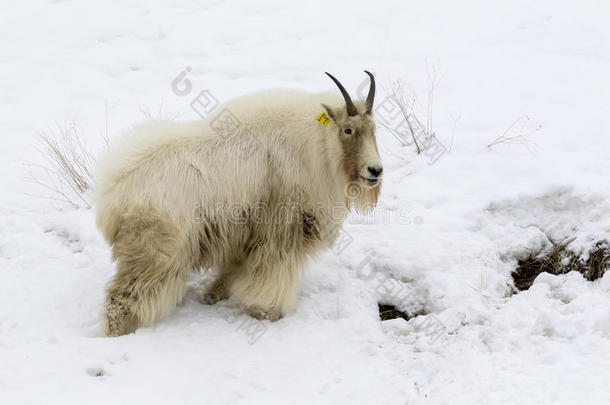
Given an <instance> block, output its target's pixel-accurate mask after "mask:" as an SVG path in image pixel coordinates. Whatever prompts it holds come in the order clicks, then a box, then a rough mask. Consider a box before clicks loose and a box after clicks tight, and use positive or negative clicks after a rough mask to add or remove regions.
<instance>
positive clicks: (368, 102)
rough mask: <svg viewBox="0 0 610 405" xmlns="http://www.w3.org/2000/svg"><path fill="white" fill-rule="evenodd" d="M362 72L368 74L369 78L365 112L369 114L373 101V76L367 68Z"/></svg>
mask: <svg viewBox="0 0 610 405" xmlns="http://www.w3.org/2000/svg"><path fill="white" fill-rule="evenodd" d="M364 73H366V74H367V75H369V77H370V78H371V87H369V95H368V96H366V103H365V104H366V113H367V114H370V113H371V111H373V102H374V101H375V76H373V74H372V73H371V72H369V71H368V70H365V71H364Z"/></svg>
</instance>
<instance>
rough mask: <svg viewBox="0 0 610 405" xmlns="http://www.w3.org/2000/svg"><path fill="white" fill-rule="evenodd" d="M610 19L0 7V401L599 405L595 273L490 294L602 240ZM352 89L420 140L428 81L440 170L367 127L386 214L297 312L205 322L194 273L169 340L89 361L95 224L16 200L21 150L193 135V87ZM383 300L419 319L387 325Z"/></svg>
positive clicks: (20, 191) (152, 6) (604, 302)
mask: <svg viewBox="0 0 610 405" xmlns="http://www.w3.org/2000/svg"><path fill="white" fill-rule="evenodd" d="M609 12H610V6H608V4H607V3H605V2H601V1H599V2H596V1H578V2H576V1H574V2H567V1H566V2H555V1H540V2H535V3H534V2H530V1H521V0H519V1H513V2H504V3H499V2H497V3H489V2H483V1H481V2H474V1H461V2H450V1H447V2H436V3H434V4H428V2H423V1H418V2H416V1H400V0H394V1H386V2H358V3H357V2H347V1H346V2H337V3H331V2H325V1H318V0H316V1H311V2H285V1H279V0H278V1H268V2H264V3H258V2H248V1H245V0H241V1H230V2H223V1H206V2H195V1H189V0H173V1H171V2H170V1H168V2H162V1H160V0H154V1H136V0H127V1H116V0H112V1H104V2H102V1H97V2H94V1H81V2H76V1H69V0H67V1H61V0H54V1H38V0H27V1H20V2H3V3H2V4H1V5H0V111H1V113H0V133H1V135H0V136H1V138H0V139H1V142H2V143H1V147H0V173H2V175H1V177H0V186H1V189H2V192H1V193H0V202H1V205H0V403H2V404H40V403H45V404H97V403H109V402H112V403H114V404H122V403H126V404H127V403H150V404H157V403H159V404H191V403H193V404H194V403H197V404H250V403H277V404H285V403H296V404H309V403H330V404H343V403H345V404H419V403H430V404H514V403H518V404H575V403H583V404H607V403H610V387H609V386H608V383H607V380H608V378H609V377H610V368H609V365H610V275H609V274H606V276H605V277H603V278H602V279H599V280H596V281H594V282H589V281H586V280H585V279H584V278H583V277H582V276H581V275H580V274H575V273H570V274H567V275H563V276H552V275H549V274H542V275H541V276H539V277H538V279H537V280H536V282H535V283H534V285H533V286H532V287H531V288H530V289H529V290H528V291H524V292H520V293H518V294H513V287H512V280H511V276H510V272H511V271H512V270H513V269H514V268H515V266H516V264H517V259H518V258H523V257H525V256H527V254H528V253H529V252H530V249H533V250H536V249H542V248H547V249H548V248H549V247H550V246H551V241H552V242H555V243H557V242H561V241H563V240H565V239H567V238H570V237H576V238H577V239H576V240H575V241H574V242H573V245H572V246H573V248H575V249H578V248H582V249H584V250H586V249H587V248H588V247H590V246H591V243H592V242H593V241H595V240H600V239H606V238H610V202H608V197H609V196H610V187H609V186H610V181H609V176H608V175H609V173H610V125H609V119H608V117H609V116H610V80H609V79H608V72H610V28H609V27H608V24H607V21H606V19H607V16H608V14H609ZM187 67H188V70H187ZM363 69H369V70H372V71H374V72H375V73H376V77H377V81H378V83H379V85H380V86H382V85H383V86H384V87H386V88H388V85H389V83H390V82H391V81H392V80H395V79H398V78H401V79H403V80H404V81H405V83H406V84H407V86H408V88H409V89H410V91H411V94H413V95H415V96H416V97H417V104H416V108H417V112H418V115H419V116H420V117H422V119H423V120H424V121H425V119H426V110H427V109H426V102H427V87H428V83H429V82H430V79H434V78H436V79H437V82H438V83H437V85H436V88H435V91H434V99H433V109H432V112H433V117H432V121H433V128H434V130H435V133H436V137H437V139H438V141H439V142H440V147H441V150H444V149H446V152H445V153H442V154H440V156H438V155H437V156H435V157H434V158H430V157H427V156H425V155H420V156H418V155H417V154H416V152H415V148H414V147H413V146H401V145H400V143H399V142H398V141H397V140H396V139H395V138H394V137H393V136H392V135H391V134H390V133H389V132H388V131H387V130H385V129H384V128H383V127H382V126H381V125H379V131H378V142H379V144H380V149H381V151H382V159H383V160H384V167H385V170H384V171H385V172H386V174H387V175H386V177H385V180H384V181H385V182H384V186H383V192H382V196H381V200H382V201H381V203H380V207H379V209H378V210H377V211H376V212H375V213H373V214H372V215H371V216H369V217H354V218H351V219H350V221H348V223H347V224H346V225H345V232H346V237H347V238H348V240H352V239H353V241H351V243H348V244H345V245H342V246H340V247H337V248H336V249H334V251H329V252H327V253H326V254H324V255H323V256H322V257H321V258H320V259H319V260H317V261H315V262H313V263H312V264H311V266H310V268H309V269H308V271H307V272H306V274H305V275H304V277H303V280H302V283H301V285H300V289H299V294H298V300H297V301H298V302H297V306H296V310H295V312H294V313H291V314H289V315H288V316H286V317H285V318H284V319H282V320H280V321H278V322H276V323H268V322H258V321H254V320H252V319H251V318H248V317H246V316H245V315H243V314H242V313H241V311H240V310H239V308H238V307H237V306H236V305H235V304H234V303H231V302H223V303H220V304H217V305H215V306H205V305H201V304H200V303H199V302H198V301H197V293H198V288H199V287H200V286H201V285H202V284H204V283H205V281H206V275H205V274H200V275H195V276H194V277H193V279H192V281H191V287H192V288H191V290H190V291H189V294H188V295H187V298H186V299H185V302H184V304H183V305H182V306H180V307H179V308H178V310H177V311H176V312H175V313H174V314H173V315H172V316H171V317H170V318H169V319H168V320H167V321H165V322H163V323H161V324H160V325H158V326H157V327H155V328H148V329H140V330H138V331H137V332H136V333H135V334H131V335H127V336H123V337H120V338H102V337H100V321H99V318H98V314H99V310H100V307H101V303H102V300H103V290H104V286H105V284H106V283H107V281H108V280H109V279H110V278H111V276H112V274H113V272H114V268H113V264H112V262H111V260H110V250H109V247H108V246H107V245H106V244H105V242H104V241H103V239H102V237H101V235H100V234H99V233H98V231H97V229H96V228H95V225H94V212H93V210H87V209H80V210H75V209H70V208H65V209H63V210H57V209H56V208H54V206H56V205H57V204H54V203H53V202H52V201H49V200H46V199H41V198H37V197H35V196H41V195H42V196H45V195H48V194H47V193H46V191H45V190H43V189H42V188H40V187H38V186H37V185H35V184H31V183H28V182H27V172H28V168H27V167H26V166H24V162H29V163H43V157H42V156H41V155H40V154H39V153H38V152H37V151H36V146H37V145H38V143H37V135H38V133H39V132H40V131H46V132H47V133H56V132H57V129H56V128H57V125H58V123H59V124H62V123H64V124H65V123H68V122H77V123H78V125H79V126H80V127H81V128H82V131H83V133H85V134H86V136H87V140H88V142H89V145H90V147H91V148H92V149H93V150H95V151H100V150H102V148H103V145H104V141H103V138H104V135H105V134H107V135H108V136H109V137H110V138H113V137H116V136H118V135H120V133H121V132H122V131H123V130H124V129H126V128H128V127H129V126H130V125H131V124H133V123H135V122H138V121H142V120H144V119H145V117H144V114H143V113H142V112H141V111H140V110H144V111H148V112H149V113H150V114H151V115H153V116H155V117H159V116H161V117H164V118H176V119H179V120H188V119H196V118H197V114H196V112H195V111H194V110H193V109H192V108H191V105H190V103H191V101H192V100H193V99H194V98H195V97H196V96H197V95H198V94H199V92H200V91H203V90H206V89H207V90H208V91H209V93H206V94H208V95H209V94H211V95H212V96H213V97H214V99H216V100H218V101H221V102H222V101H224V100H228V99H230V98H232V97H235V96H238V95H241V94H244V93H247V92H251V91H254V90H258V89H263V88H271V87H290V88H297V89H304V90H308V91H328V90H331V91H333V90H335V87H334V85H333V84H332V82H330V81H329V80H328V78H327V77H326V76H325V75H324V74H323V72H324V71H329V72H332V73H334V74H335V75H336V76H337V77H338V78H340V80H341V81H342V82H343V83H344V84H345V85H346V86H347V87H348V88H349V89H350V90H351V91H352V93H353V92H356V88H357V87H358V85H359V84H360V83H361V82H362V81H363V79H364V78H365V76H364V74H363V72H362V70H363ZM181 72H186V76H184V77H182V78H181V79H182V81H180V82H179V87H178V91H176V89H177V87H176V86H175V85H174V86H172V82H173V81H174V80H175V79H176V78H177V77H178V76H179V75H180V74H181ZM435 72H436V73H435ZM184 79H186V80H187V81H186V82H185V81H184ZM383 100H384V92H383V90H382V89H379V92H378V95H377V103H378V105H381V103H382V102H383ZM523 115H527V116H529V117H530V120H529V121H527V120H525V119H524V120H520V121H519V123H518V124H517V125H515V126H514V127H512V128H511V129H510V131H509V135H510V134H512V135H519V134H523V133H530V134H529V135H527V139H529V140H530V141H531V142H534V143H535V145H534V144H532V143H528V144H522V143H521V144H515V145H506V144H500V145H496V146H494V147H493V148H491V149H490V148H488V147H487V145H488V143H489V142H490V141H491V140H493V139H494V138H496V137H498V136H499V135H501V134H502V133H503V132H504V131H505V130H506V129H507V128H508V127H509V126H510V125H511V123H513V122H514V121H515V120H517V119H519V117H521V116H523ZM458 117H459V119H458ZM381 118H383V117H381V116H379V114H378V119H381ZM522 124H523V125H522ZM454 126H455V130H454ZM537 128H539V129H538V130H537V131H536V129H537ZM436 158H438V159H436ZM433 160H434V162H433V163H432V161H433ZM32 195H34V196H32ZM378 302H384V303H391V304H395V305H398V306H399V307H400V308H401V309H403V310H406V311H408V312H410V313H418V314H421V315H420V316H417V317H415V318H413V319H411V320H410V321H408V322H407V321H405V320H403V319H394V320H390V321H384V322H381V321H380V319H379V313H378V308H377V303H378Z"/></svg>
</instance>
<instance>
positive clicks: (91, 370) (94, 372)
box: [87, 367, 106, 377]
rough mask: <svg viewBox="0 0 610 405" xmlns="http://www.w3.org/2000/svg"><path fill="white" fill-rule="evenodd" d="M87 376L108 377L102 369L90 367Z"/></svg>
mask: <svg viewBox="0 0 610 405" xmlns="http://www.w3.org/2000/svg"><path fill="white" fill-rule="evenodd" d="M87 374H89V375H90V376H91V377H103V376H105V375H106V372H105V371H104V369H103V368H100V367H90V368H88V369H87Z"/></svg>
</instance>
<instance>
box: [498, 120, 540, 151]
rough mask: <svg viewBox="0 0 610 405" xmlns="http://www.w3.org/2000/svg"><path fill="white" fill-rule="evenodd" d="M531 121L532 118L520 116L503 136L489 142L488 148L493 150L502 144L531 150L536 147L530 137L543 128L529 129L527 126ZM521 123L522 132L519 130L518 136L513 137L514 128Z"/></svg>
mask: <svg viewBox="0 0 610 405" xmlns="http://www.w3.org/2000/svg"><path fill="white" fill-rule="evenodd" d="M530 120H531V119H530V117H529V116H527V115H522V116H520V117H519V118H517V119H516V120H515V121H513V123H512V124H510V125H509V126H508V128H506V129H505V130H504V132H503V133H502V135H500V136H498V137H497V138H495V139H494V140H492V141H491V142H489V143H488V144H487V147H488V148H490V149H491V147H492V146H495V145H500V144H507V145H523V146H525V147H526V148H527V149H528V150H529V149H530V147H532V146H535V145H536V144H535V143H534V141H532V140H531V139H530V136H531V135H533V134H534V133H536V132H538V131H539V130H540V128H541V126H540V125H538V126H537V127H535V128H534V129H527V128H526V124H527V123H528V122H529V121H530ZM519 123H520V124H521V128H520V130H518V132H517V133H516V134H513V135H511V134H510V133H511V132H512V131H513V128H514V127H515V126H516V125H517V124H519Z"/></svg>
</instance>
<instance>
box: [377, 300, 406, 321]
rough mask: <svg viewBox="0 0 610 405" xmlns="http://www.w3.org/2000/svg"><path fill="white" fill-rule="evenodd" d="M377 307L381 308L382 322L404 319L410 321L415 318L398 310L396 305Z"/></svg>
mask: <svg viewBox="0 0 610 405" xmlns="http://www.w3.org/2000/svg"><path fill="white" fill-rule="evenodd" d="M377 306H378V307H379V318H380V319H381V320H382V321H387V320H390V319H396V318H402V319H404V320H405V321H408V320H409V319H411V318H413V316H409V314H407V313H405V312H402V311H399V310H398V309H396V307H395V306H394V305H388V304H377Z"/></svg>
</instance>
